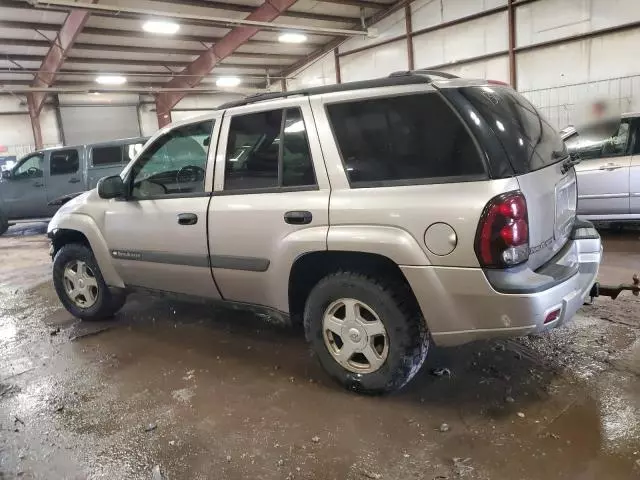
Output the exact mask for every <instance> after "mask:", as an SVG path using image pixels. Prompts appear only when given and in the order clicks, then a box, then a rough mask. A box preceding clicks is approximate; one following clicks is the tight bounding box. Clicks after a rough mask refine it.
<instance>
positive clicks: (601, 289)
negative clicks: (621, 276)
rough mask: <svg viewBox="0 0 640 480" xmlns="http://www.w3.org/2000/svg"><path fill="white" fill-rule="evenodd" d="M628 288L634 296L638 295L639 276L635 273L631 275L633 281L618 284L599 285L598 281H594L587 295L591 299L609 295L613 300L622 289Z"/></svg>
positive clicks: (639, 286)
mask: <svg viewBox="0 0 640 480" xmlns="http://www.w3.org/2000/svg"><path fill="white" fill-rule="evenodd" d="M625 290H628V291H630V292H631V293H633V294H634V295H635V296H636V297H637V296H639V295H640V278H639V277H638V274H637V273H636V274H635V275H634V276H633V283H621V284H620V285H618V286H613V285H600V283H598V282H596V283H594V284H593V287H591V292H589V296H590V297H591V300H592V301H593V299H594V298H595V297H611V298H612V299H613V300H615V299H616V298H618V295H620V293H622V292H623V291H625Z"/></svg>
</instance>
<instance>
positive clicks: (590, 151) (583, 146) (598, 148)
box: [565, 120, 630, 160]
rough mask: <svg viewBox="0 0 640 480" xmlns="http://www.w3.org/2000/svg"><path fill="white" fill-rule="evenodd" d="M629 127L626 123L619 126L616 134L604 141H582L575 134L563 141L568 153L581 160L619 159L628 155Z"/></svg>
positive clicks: (582, 139)
mask: <svg viewBox="0 0 640 480" xmlns="http://www.w3.org/2000/svg"><path fill="white" fill-rule="evenodd" d="M629 138H630V125H629V122H628V121H626V120H625V121H623V122H622V123H621V124H620V128H619V129H618V133H616V134H615V135H613V136H611V137H609V138H607V139H606V140H601V141H594V140H591V139H584V138H582V137H580V135H578V134H577V133H575V134H573V135H572V136H571V137H569V138H568V139H566V140H565V144H566V145H567V150H569V153H577V154H579V155H580V158H581V159H582V160H590V159H598V158H608V157H619V156H621V155H627V154H628V151H629V150H628V146H629Z"/></svg>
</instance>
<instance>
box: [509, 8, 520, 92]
mask: <svg viewBox="0 0 640 480" xmlns="http://www.w3.org/2000/svg"><path fill="white" fill-rule="evenodd" d="M507 2H508V3H507V18H508V22H509V83H510V84H511V86H512V87H513V89H514V90H517V89H518V71H517V65H516V10H515V7H514V5H513V0H507Z"/></svg>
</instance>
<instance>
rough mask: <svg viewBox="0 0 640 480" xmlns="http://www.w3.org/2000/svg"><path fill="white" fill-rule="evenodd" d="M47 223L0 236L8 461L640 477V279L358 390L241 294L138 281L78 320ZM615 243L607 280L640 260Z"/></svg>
mask: <svg viewBox="0 0 640 480" xmlns="http://www.w3.org/2000/svg"><path fill="white" fill-rule="evenodd" d="M43 231H44V230H43V227H42V226H37V225H36V226H20V227H13V228H12V229H11V230H10V232H9V233H8V234H7V235H6V236H3V237H1V238H0V478H1V479H4V478H16V477H20V478H43V479H45V478H46V479H57V478H66V479H84V478H108V479H138V478H139V479H149V478H152V477H153V478H160V476H159V475H158V469H159V470H160V471H161V472H162V475H164V478H169V479H200V478H203V479H204V478H212V479H213V478H215V479H245V478H247V479H339V480H343V479H398V480H399V479H403V480H404V479H428V480H432V479H455V478H468V479H509V480H516V479H527V480H536V479H545V480H547V479H551V478H553V479H576V480H577V479H580V480H589V479H598V480H601V479H607V480H615V479H624V480H628V479H631V478H640V300H639V299H638V298H637V297H632V296H631V295H628V294H627V295H624V297H623V298H621V299H619V300H618V301H616V302H613V301H610V300H604V299H598V300H596V301H595V303H594V305H592V306H586V307H584V308H583V309H582V311H581V314H580V315H579V316H578V317H577V318H576V319H575V320H574V321H573V322H571V324H569V325H567V326H565V327H564V328H561V329H558V330H555V331H553V332H551V333H549V334H546V335H543V336H539V337H529V338H523V339H517V340H513V341H508V342H482V343H476V344H473V345H467V346H464V347H460V348H454V349H436V348H434V349H432V351H431V352H430V355H429V358H428V360H427V363H426V365H425V368H424V369H423V371H422V372H421V373H420V374H419V376H418V378H416V379H415V380H414V381H413V383H412V384H411V385H410V386H409V387H408V388H406V389H405V390H403V391H402V392H400V393H398V394H395V395H391V396H387V397H374V398H371V397H360V396H357V395H354V394H350V393H348V392H345V391H343V390H341V389H340V388H339V387H337V386H336V385H334V384H333V383H332V382H331V381H329V380H328V379H327V377H326V376H325V374H324V373H323V372H322V370H321V369H320V367H319V366H318V365H317V363H316V362H315V361H314V359H313V358H312V357H311V355H310V354H309V351H308V348H307V347H306V345H305V343H304V340H303V337H302V334H301V332H299V331H297V330H292V329H286V328H283V327H278V326H273V325H268V324H266V323H264V322H263V321H262V320H261V319H259V318H256V317H254V316H252V315H251V314H248V313H245V312H239V311H234V310H228V309H223V308H218V307H216V308H213V307H206V306H200V305H190V304H179V303H175V302H170V301H167V300H162V299H153V298H148V297H140V296H132V297H131V298H130V300H129V302H128V303H127V305H126V307H125V309H124V311H123V312H122V313H121V314H119V315H118V317H117V319H116V320H115V321H114V322H110V323H100V324H95V323H94V324H86V323H84V324H83V323H79V322H77V321H76V320H74V319H73V318H71V317H70V316H69V314H68V313H66V311H65V310H63V309H62V308H61V306H60V304H59V302H58V301H57V298H56V297H55V293H54V291H53V288H52V286H51V283H50V282H49V281H48V279H49V276H50V261H49V258H48V256H47V249H48V245H47V242H46V239H45V237H44V235H43ZM605 249H606V253H605V262H604V266H603V269H602V275H601V280H604V281H608V282H619V281H628V280H629V279H630V275H631V273H632V272H633V271H640V233H638V231H635V232H627V233H622V234H620V233H608V234H605ZM43 282H44V283H43ZM438 368H447V369H448V371H449V372H450V373H451V375H450V376H449V375H448V374H445V375H442V376H438V375H435V374H434V370H436V369H438ZM443 423H446V424H448V431H440V430H441V428H440V427H441V425H442V424H443ZM442 430H447V428H442ZM154 469H155V470H156V471H155V476H154Z"/></svg>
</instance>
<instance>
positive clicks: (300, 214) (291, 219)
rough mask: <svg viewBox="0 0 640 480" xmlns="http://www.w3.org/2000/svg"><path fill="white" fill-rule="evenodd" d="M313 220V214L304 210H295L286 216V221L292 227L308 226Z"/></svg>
mask: <svg viewBox="0 0 640 480" xmlns="http://www.w3.org/2000/svg"><path fill="white" fill-rule="evenodd" d="M311 220H313V215H311V212H307V211H304V210H294V211H291V212H287V213H285V214H284V221H285V222H286V223H289V224H291V225H307V224H309V223H311Z"/></svg>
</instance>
